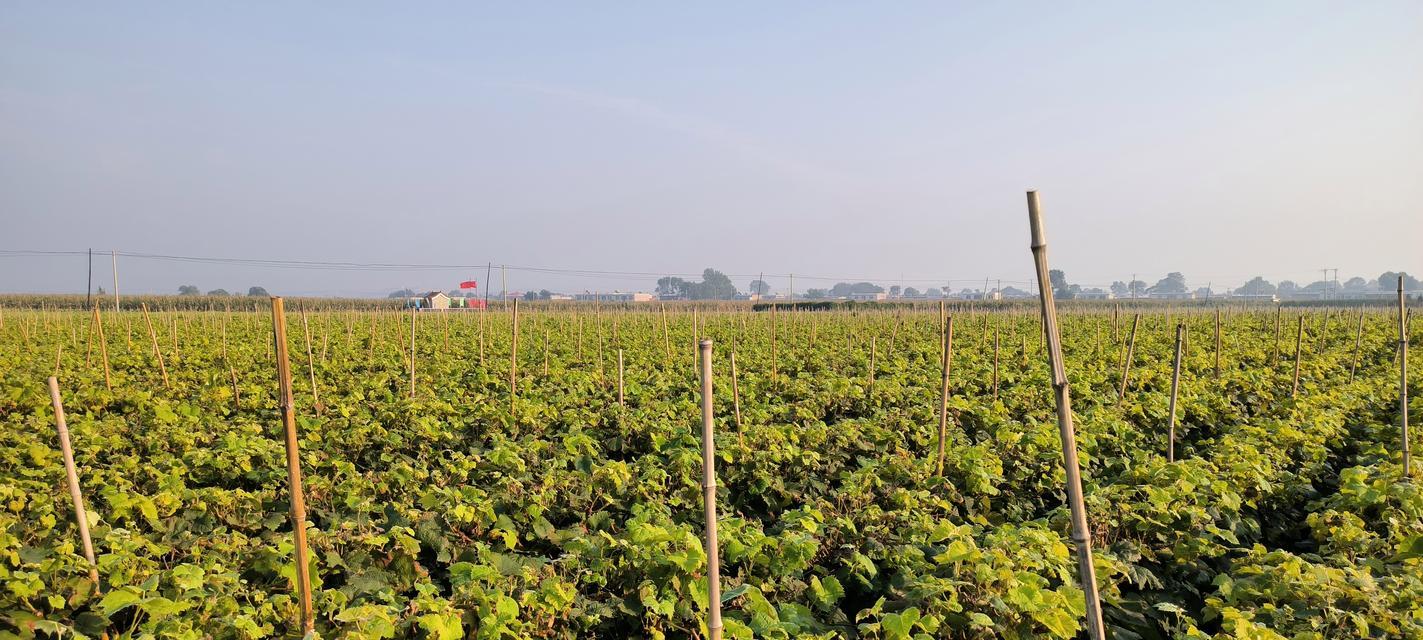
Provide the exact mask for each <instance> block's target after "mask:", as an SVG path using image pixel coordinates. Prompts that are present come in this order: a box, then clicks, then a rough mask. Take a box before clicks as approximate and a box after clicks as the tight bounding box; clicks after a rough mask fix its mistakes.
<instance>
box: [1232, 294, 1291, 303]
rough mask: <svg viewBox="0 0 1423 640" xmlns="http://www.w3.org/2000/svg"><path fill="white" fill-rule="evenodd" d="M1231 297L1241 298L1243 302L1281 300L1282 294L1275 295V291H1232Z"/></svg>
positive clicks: (1234, 298) (1233, 298)
mask: <svg viewBox="0 0 1423 640" xmlns="http://www.w3.org/2000/svg"><path fill="white" fill-rule="evenodd" d="M1229 298H1230V299H1231V300H1240V301H1243V302H1279V301H1280V296H1277V295H1275V294H1273V293H1232V294H1230V296H1229Z"/></svg>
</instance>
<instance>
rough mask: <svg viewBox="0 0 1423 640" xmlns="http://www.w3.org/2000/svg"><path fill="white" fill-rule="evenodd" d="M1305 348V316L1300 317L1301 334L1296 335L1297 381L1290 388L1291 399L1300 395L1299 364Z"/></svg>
mask: <svg viewBox="0 0 1423 640" xmlns="http://www.w3.org/2000/svg"><path fill="white" fill-rule="evenodd" d="M1303 346H1304V314H1300V316H1299V333H1298V334H1296V335H1295V381H1294V386H1292V387H1290V398H1294V397H1295V396H1298V395H1299V364H1300V356H1301V355H1302V348H1303Z"/></svg>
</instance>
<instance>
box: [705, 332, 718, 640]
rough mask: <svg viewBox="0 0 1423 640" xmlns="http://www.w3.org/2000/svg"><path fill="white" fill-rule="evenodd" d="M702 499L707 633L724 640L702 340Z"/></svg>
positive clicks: (708, 382)
mask: <svg viewBox="0 0 1423 640" xmlns="http://www.w3.org/2000/svg"><path fill="white" fill-rule="evenodd" d="M700 347H701V356H702V361H701V369H702V371H701V374H702V375H701V378H702V496H703V502H704V504H705V505H706V525H705V526H706V554H707V604H708V605H709V608H710V612H709V615H708V618H707V632H708V636H709V637H710V639H711V640H721V632H722V624H721V558H720V554H719V553H718V551H717V537H716V438H715V430H714V428H713V425H712V366H711V357H712V341H711V340H702V341H701V344H700Z"/></svg>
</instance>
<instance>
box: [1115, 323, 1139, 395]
mask: <svg viewBox="0 0 1423 640" xmlns="http://www.w3.org/2000/svg"><path fill="white" fill-rule="evenodd" d="M1138 324H1141V314H1140V313H1138V314H1136V315H1133V316H1132V318H1131V334H1130V337H1128V338H1127V353H1126V357H1125V358H1123V359H1122V385H1121V389H1120V390H1119V391H1117V402H1121V401H1122V400H1125V399H1126V397H1127V375H1128V374H1130V373H1131V359H1132V352H1133V351H1135V350H1136V327H1137V325H1138Z"/></svg>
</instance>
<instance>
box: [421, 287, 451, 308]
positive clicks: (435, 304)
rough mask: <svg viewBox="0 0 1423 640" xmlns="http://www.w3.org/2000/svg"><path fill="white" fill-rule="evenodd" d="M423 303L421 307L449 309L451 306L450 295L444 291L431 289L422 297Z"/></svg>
mask: <svg viewBox="0 0 1423 640" xmlns="http://www.w3.org/2000/svg"><path fill="white" fill-rule="evenodd" d="M420 300H421V302H422V303H423V304H421V305H420V308H421V309H448V308H450V296H449V294H447V293H444V292H443V291H431V292H429V293H427V294H425V295H423V296H421V297H420Z"/></svg>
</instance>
